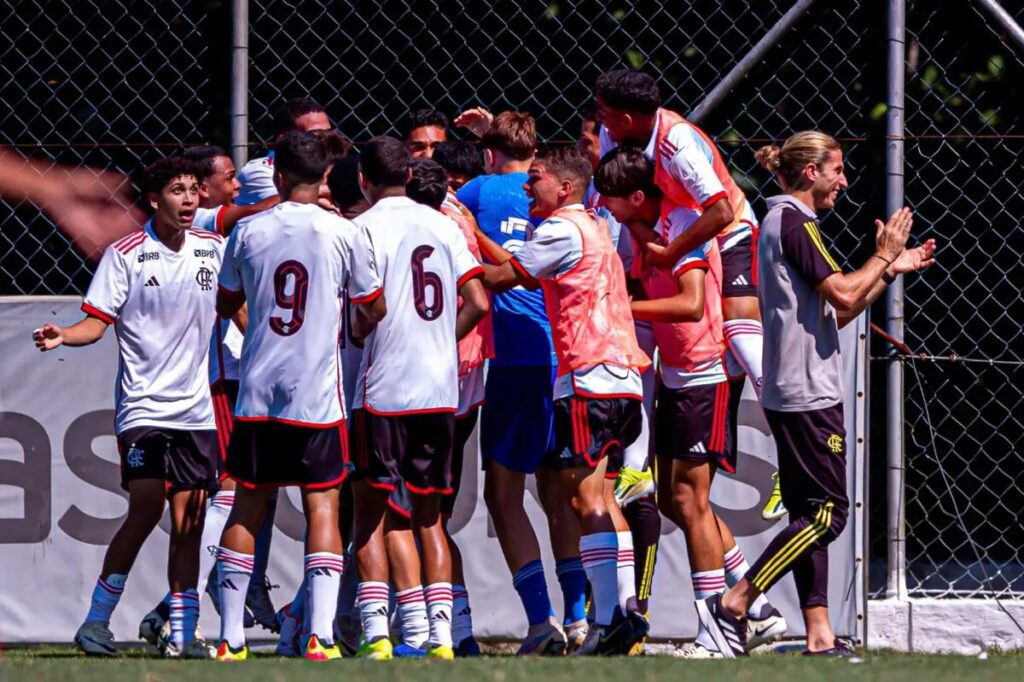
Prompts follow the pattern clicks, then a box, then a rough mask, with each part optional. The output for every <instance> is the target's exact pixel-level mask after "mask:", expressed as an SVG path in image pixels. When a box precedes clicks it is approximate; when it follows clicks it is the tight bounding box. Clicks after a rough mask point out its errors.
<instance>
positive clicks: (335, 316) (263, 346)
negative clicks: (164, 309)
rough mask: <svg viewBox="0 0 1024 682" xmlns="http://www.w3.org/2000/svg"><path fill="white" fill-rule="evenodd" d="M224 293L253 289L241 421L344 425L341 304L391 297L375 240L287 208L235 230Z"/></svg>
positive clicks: (248, 294) (346, 225)
mask: <svg viewBox="0 0 1024 682" xmlns="http://www.w3.org/2000/svg"><path fill="white" fill-rule="evenodd" d="M220 287H221V289H224V290H226V291H227V292H228V293H233V294H238V293H239V292H242V291H243V290H244V292H245V298H246V300H247V301H248V304H249V324H248V328H247V329H246V331H245V340H244V342H243V344H242V360H241V370H240V375H241V376H240V383H239V388H238V401H237V403H236V405H235V416H236V417H237V418H238V419H239V420H240V421H276V422H282V423H285V424H292V425H296V426H308V427H315V428H322V427H327V426H333V425H337V424H340V423H341V422H342V421H343V420H344V419H345V405H344V400H343V399H342V397H341V395H342V392H341V386H342V377H341V362H340V361H339V357H338V353H339V347H338V339H339V335H340V333H341V315H342V310H343V308H342V300H341V297H342V295H343V294H344V293H345V291H346V290H347V291H348V295H349V298H350V300H352V301H353V302H355V303H368V302H370V301H372V300H373V299H375V298H376V297H377V296H380V295H381V293H382V291H383V289H382V288H381V281H380V278H379V277H378V275H377V270H376V267H375V264H374V260H373V256H372V254H371V252H370V242H369V239H368V238H367V235H366V232H365V231H364V230H362V229H361V228H358V227H356V226H355V225H354V224H352V223H351V222H349V221H348V220H345V219H344V218H341V217H339V216H336V215H334V214H332V213H328V212H327V211H325V210H323V209H322V208H320V207H319V206H317V205H315V204H300V203H296V202H290V201H286V202H282V203H281V204H278V205H277V206H275V207H274V208H272V209H270V210H267V211H263V212H262V213H257V214H256V215H254V216H252V217H251V218H248V219H246V220H244V221H242V222H240V223H239V224H238V226H236V227H235V229H234V231H233V232H232V233H231V237H230V238H229V239H228V245H227V249H226V251H225V255H224V263H223V264H222V266H221V271H220Z"/></svg>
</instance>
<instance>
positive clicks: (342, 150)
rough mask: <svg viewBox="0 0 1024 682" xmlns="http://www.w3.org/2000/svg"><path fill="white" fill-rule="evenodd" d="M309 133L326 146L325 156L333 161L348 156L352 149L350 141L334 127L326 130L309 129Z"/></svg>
mask: <svg viewBox="0 0 1024 682" xmlns="http://www.w3.org/2000/svg"><path fill="white" fill-rule="evenodd" d="M309 134H310V135H312V136H313V137H315V138H316V139H318V140H320V141H321V142H323V143H324V145H325V146H326V147H327V156H328V157H330V159H331V160H332V161H333V160H334V159H340V158H341V157H343V156H348V153H349V152H350V151H351V150H352V142H351V141H350V140H349V139H348V138H347V137H345V136H344V135H342V134H341V131H339V130H336V129H334V128H329V129H327V130H311V131H309Z"/></svg>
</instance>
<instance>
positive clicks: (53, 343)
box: [32, 324, 64, 353]
mask: <svg viewBox="0 0 1024 682" xmlns="http://www.w3.org/2000/svg"><path fill="white" fill-rule="evenodd" d="M32 340H33V341H35V342H36V348H38V349H39V350H40V351H42V352H44V353H45V352H46V351H48V350H53V349H54V348H56V347H57V346H59V345H61V344H62V343H64V330H63V329H62V328H61V327H58V326H57V325H55V324H44V325H43V326H42V327H40V328H39V329H37V330H35V331H34V332H32Z"/></svg>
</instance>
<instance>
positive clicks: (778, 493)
mask: <svg viewBox="0 0 1024 682" xmlns="http://www.w3.org/2000/svg"><path fill="white" fill-rule="evenodd" d="M788 513H789V512H787V511H786V505H784V504H782V489H781V488H780V487H779V472H778V471H776V472H774V473H773V474H772V492H771V494H770V495H769V496H768V502H767V503H766V504H765V505H764V509H762V510H761V518H762V519H764V520H765V521H776V520H778V519H781V518H782V517H783V516H785V515H786V514H788Z"/></svg>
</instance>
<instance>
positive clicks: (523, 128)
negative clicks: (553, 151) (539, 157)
mask: <svg viewBox="0 0 1024 682" xmlns="http://www.w3.org/2000/svg"><path fill="white" fill-rule="evenodd" d="M480 147H481V148H482V149H492V150H495V151H499V152H501V153H502V154H505V155H506V156H510V157H512V158H513V159H516V160H517V161H525V160H526V159H529V158H530V157H532V156H533V153H534V151H536V149H537V124H536V122H535V121H534V120H533V116H530V115H529V114H527V113H523V112H521V111H503V112H501V113H500V114H498V115H497V116H495V117H494V120H493V121H491V125H490V126H488V127H487V130H486V131H484V134H483V136H482V137H481V138H480Z"/></svg>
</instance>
